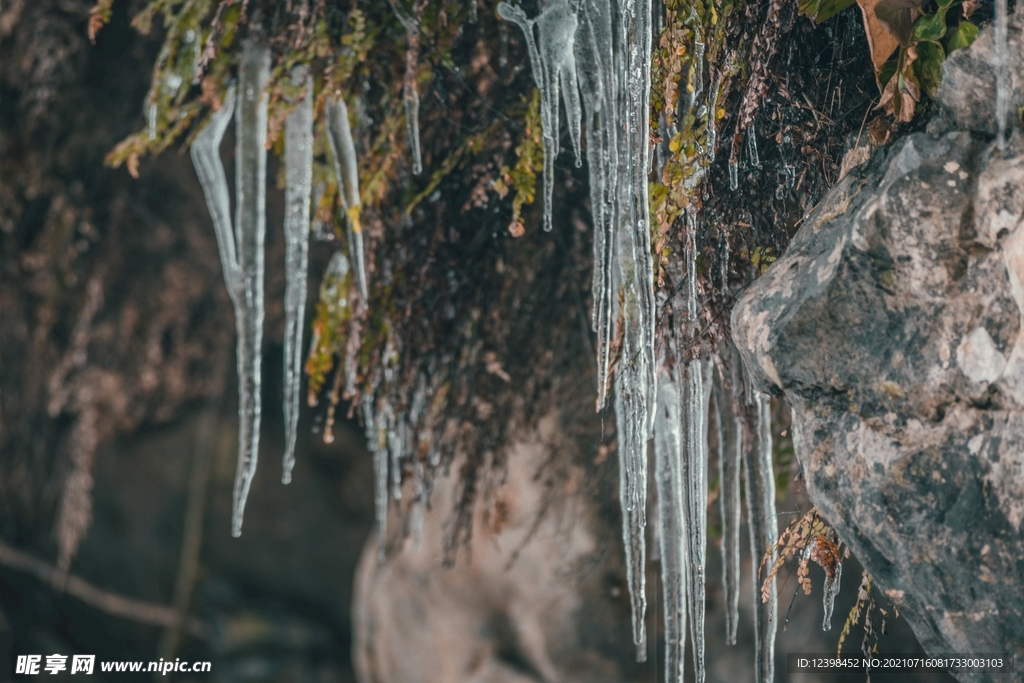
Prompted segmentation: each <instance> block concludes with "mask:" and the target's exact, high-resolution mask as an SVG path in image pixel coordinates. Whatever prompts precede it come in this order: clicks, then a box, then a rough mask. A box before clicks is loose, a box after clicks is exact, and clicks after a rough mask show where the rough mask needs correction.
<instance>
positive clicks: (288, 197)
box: [281, 66, 313, 484]
mask: <svg viewBox="0 0 1024 683" xmlns="http://www.w3.org/2000/svg"><path fill="white" fill-rule="evenodd" d="M292 82H293V83H294V84H295V85H301V86H302V88H303V94H302V99H300V100H299V102H298V103H297V104H296V106H295V109H294V110H293V111H292V112H291V113H290V114H289V115H288V118H286V119H285V122H284V169H285V170H284V177H285V195H284V202H285V214H284V236H285V272H286V285H285V292H284V310H285V325H284V429H285V439H284V441H285V451H284V473H283V474H282V476H281V481H282V482H283V483H285V484H287V483H289V482H290V481H291V480H292V468H293V467H295V441H296V437H297V433H298V428H299V398H300V397H299V391H300V388H301V384H302V359H303V357H302V331H303V329H304V324H303V322H304V318H305V312H306V278H307V275H308V271H309V219H310V194H311V193H312V185H313V77H312V74H311V73H310V71H309V68H308V67H306V66H300V67H296V69H295V71H294V72H293V73H292Z"/></svg>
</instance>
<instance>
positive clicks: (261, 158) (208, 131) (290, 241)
mask: <svg viewBox="0 0 1024 683" xmlns="http://www.w3.org/2000/svg"><path fill="white" fill-rule="evenodd" d="M269 73H270V50H269V48H268V47H267V46H266V45H265V44H262V43H258V42H256V41H253V40H249V41H246V42H245V44H244V45H243V48H242V56H241V60H240V63H239V82H238V85H237V86H231V87H229V88H228V91H227V94H226V96H225V98H224V102H223V104H222V106H221V108H220V109H219V110H218V111H216V112H214V113H213V115H212V116H211V117H210V121H209V123H208V124H207V125H206V127H204V128H203V129H202V130H201V131H199V133H198V134H197V135H196V137H195V140H194V141H193V143H192V161H193V164H194V165H195V169H196V175H198V177H199V182H200V184H201V185H202V187H203V193H204V195H205V196H206V204H207V207H208V209H209V211H210V217H211V219H212V220H213V225H214V230H215V232H216V235H217V245H218V247H219V249H220V256H221V265H222V267H223V270H224V281H225V283H226V284H227V289H228V294H229V295H230V297H231V301H232V304H233V305H234V309H235V322H236V326H237V333H238V350H237V356H238V396H239V408H238V415H239V440H238V441H239V446H238V470H237V473H236V476H235V489H234V501H233V506H234V507H233V513H232V523H231V532H232V534H233V535H234V536H239V535H241V533H242V519H243V515H244V512H245V502H246V499H247V498H248V495H249V489H250V487H251V485H252V479H253V476H254V475H255V473H256V463H257V459H258V455H259V441H260V418H261V403H260V392H261V385H262V380H261V375H262V368H261V360H262V350H263V318H264V306H263V299H264V285H263V280H264V240H265V236H266V185H267V152H266V142H267V103H268V95H267V87H266V86H267V80H268V77H269ZM291 79H292V84H293V85H295V86H298V87H299V94H298V96H297V99H296V102H295V108H294V109H293V110H292V111H291V112H290V113H289V115H288V116H287V118H286V119H285V127H284V128H285V130H284V137H285V151H284V165H285V185H286V187H285V218H284V234H285V268H286V286H285V302H284V304H285V305H284V308H285V333H284V358H285V361H284V416H285V452H284V458H283V474H282V477H281V479H282V481H283V482H284V483H285V484H287V483H289V482H290V481H291V477H292V469H293V467H294V466H295V444H296V439H297V434H298V431H297V430H298V421H299V398H300V394H299V391H300V386H301V380H302V364H303V352H302V333H303V330H304V327H305V324H304V318H305V308H306V294H307V291H306V281H307V277H308V271H309V232H310V219H311V215H310V214H311V205H310V197H311V194H312V192H313V189H312V181H313V78H312V73H311V72H310V70H309V68H308V67H307V66H305V65H299V66H297V67H295V68H294V69H293V71H292V73H291ZM232 114H234V116H235V140H236V148H235V168H236V178H235V219H234V222H233V223H232V220H231V217H230V198H229V196H228V183H227V178H226V176H225V173H224V166H223V164H222V163H221V158H220V144H221V141H222V140H223V139H224V133H225V132H226V131H227V127H228V124H229V123H230V121H231V117H232ZM328 129H329V131H330V136H329V137H330V141H331V147H332V150H333V151H334V159H335V169H336V171H337V175H338V187H339V194H340V195H341V197H342V201H343V204H344V206H345V208H346V213H347V215H348V224H349V245H350V249H351V251H352V253H351V256H352V260H353V261H354V263H355V264H356V266H355V268H356V274H357V280H358V282H359V289H360V294H361V295H362V297H361V298H362V300H363V302H365V300H366V275H365V268H364V266H363V253H362V234H361V231H360V229H359V180H358V176H357V173H356V157H355V146H354V144H353V142H352V133H351V131H350V130H349V124H348V114H347V112H346V110H345V104H344V102H342V101H341V99H340V98H339V99H337V100H335V101H334V102H333V103H331V104H330V105H329V106H328ZM334 266H335V261H332V267H334ZM345 270H346V271H347V270H348V263H347V261H346V262H345Z"/></svg>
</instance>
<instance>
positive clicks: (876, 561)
mask: <svg viewBox="0 0 1024 683" xmlns="http://www.w3.org/2000/svg"><path fill="white" fill-rule="evenodd" d="M1022 312H1024V136H1022V135H1021V134H1020V133H1019V132H1018V133H1016V134H1015V135H1014V137H1013V138H1012V139H1011V144H1010V147H1009V149H1008V150H1007V152H1006V153H1004V154H1002V155H998V153H996V152H994V151H993V149H992V147H991V146H987V145H985V144H983V143H981V142H979V141H978V140H976V139H975V138H973V137H972V136H971V135H970V134H969V133H965V132H952V133H948V134H946V135H944V136H943V137H941V138H933V137H930V136H928V135H925V134H915V135H911V136H908V137H907V138H904V139H903V140H901V141H899V142H898V143H897V144H896V145H894V146H893V148H892V149H891V150H880V151H879V152H878V153H876V154H875V156H874V157H873V158H872V160H871V161H870V162H869V163H868V164H866V165H865V166H863V167H861V168H859V169H857V170H856V171H854V172H851V174H850V175H849V176H847V177H846V178H844V179H843V181H842V182H840V183H839V184H838V185H837V186H836V187H835V188H834V189H833V190H832V191H831V192H830V193H829V194H828V195H827V197H826V199H825V200H824V201H823V202H822V203H821V204H820V205H819V206H818V208H817V209H816V210H814V211H813V212H812V213H811V214H809V215H808V216H807V217H806V219H805V220H804V222H803V224H802V226H801V228H800V230H799V231H798V232H797V234H796V235H795V236H794V238H793V240H792V242H791V244H790V246H789V249H788V251H787V252H786V253H785V255H784V256H783V257H782V258H780V259H779V260H778V261H777V262H775V263H774V264H772V266H771V267H770V268H769V269H768V271H767V272H766V273H765V274H764V275H763V276H762V277H761V278H760V279H758V280H757V281H755V282H754V283H753V285H752V286H751V287H750V288H749V289H748V290H747V291H746V292H745V293H744V294H743V296H742V297H741V298H740V300H739V301H738V303H737V305H736V306H735V308H734V311H733V317H732V325H733V335H734V339H735V342H736V344H737V346H738V347H739V349H740V352H741V354H742V355H743V358H744V362H745V364H746V365H747V367H748V369H749V370H750V372H751V374H752V377H753V381H754V382H755V384H756V385H758V386H760V387H761V388H762V389H764V390H767V391H771V392H772V393H774V394H776V395H778V394H780V393H783V394H784V395H785V397H786V399H787V400H788V401H789V403H790V406H791V408H792V414H793V429H794V443H795V447H796V455H797V457H798V459H799V461H800V463H801V465H802V466H803V468H804V472H805V474H806V478H807V487H808V492H809V494H810V496H811V500H812V501H813V502H814V503H815V505H817V506H818V507H819V509H821V511H822V513H823V514H824V515H825V516H826V518H827V519H828V520H829V521H830V522H831V523H832V524H833V525H834V526H835V527H836V529H837V530H838V531H839V533H840V535H841V536H842V538H843V540H844V541H846V542H847V543H848V544H849V545H850V547H851V548H852V550H853V551H854V553H855V554H856V555H857V557H858V558H859V559H860V560H861V561H862V562H863V564H864V565H865V567H866V568H867V569H868V571H870V572H871V574H872V575H873V576H874V578H875V581H876V586H878V587H879V588H880V589H881V590H882V592H884V594H885V595H886V596H888V597H889V598H890V599H891V600H892V601H893V602H895V603H896V604H898V605H899V608H900V612H901V614H904V615H905V616H907V618H908V619H909V620H910V623H911V625H912V627H913V628H914V631H915V633H916V634H917V636H918V638H919V640H920V641H921V643H922V645H924V647H925V649H926V650H927V651H929V652H932V653H939V652H944V653H1011V652H1012V653H1015V654H1016V658H1017V662H1018V663H1020V662H1024V590H1022V586H1024V530H1022V523H1024V324H1022ZM1001 676H1002V677H1000V675H997V674H973V675H967V674H959V678H960V679H961V680H964V681H986V680H1010V679H1009V678H1006V676H1005V675H1001ZM1014 676H1017V678H1013V680H1021V679H1020V674H1019V673H1018V674H1014Z"/></svg>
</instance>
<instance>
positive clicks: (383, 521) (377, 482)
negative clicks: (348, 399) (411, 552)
mask: <svg viewBox="0 0 1024 683" xmlns="http://www.w3.org/2000/svg"><path fill="white" fill-rule="evenodd" d="M362 404H363V422H364V423H365V425H366V443H367V445H368V446H369V448H370V451H371V452H372V453H373V499H374V510H375V517H376V520H377V561H378V562H380V563H383V562H384V559H385V552H384V551H385V548H386V544H387V535H388V447H387V422H386V418H385V416H384V411H375V410H374V407H373V398H372V397H371V396H369V395H368V394H363V401H362Z"/></svg>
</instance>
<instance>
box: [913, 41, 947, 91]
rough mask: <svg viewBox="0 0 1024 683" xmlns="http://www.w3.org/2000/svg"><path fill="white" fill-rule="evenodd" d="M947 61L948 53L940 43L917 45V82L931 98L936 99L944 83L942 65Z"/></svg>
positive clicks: (915, 68) (915, 67)
mask: <svg viewBox="0 0 1024 683" xmlns="http://www.w3.org/2000/svg"><path fill="white" fill-rule="evenodd" d="M944 61H946V53H945V51H944V50H943V49H942V46H941V45H939V44H938V43H933V42H924V43H918V45H917V61H915V62H914V71H915V72H916V73H917V80H918V81H920V83H921V87H922V88H923V89H924V91H925V92H926V93H928V96H929V97H935V94H936V93H937V92H938V91H939V83H941V82H942V63H943V62H944Z"/></svg>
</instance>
